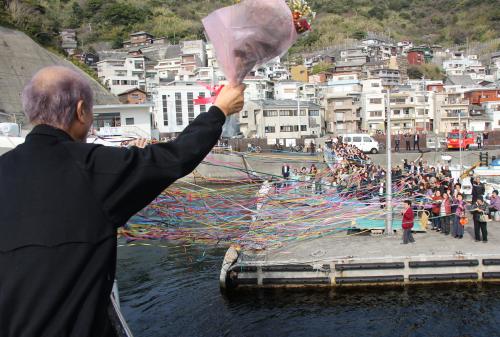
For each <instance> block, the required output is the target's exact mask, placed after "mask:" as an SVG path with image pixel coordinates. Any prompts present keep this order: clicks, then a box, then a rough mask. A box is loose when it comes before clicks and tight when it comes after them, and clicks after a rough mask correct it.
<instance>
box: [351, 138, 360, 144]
mask: <svg viewBox="0 0 500 337" xmlns="http://www.w3.org/2000/svg"><path fill="white" fill-rule="evenodd" d="M352 142H353V143H361V137H352Z"/></svg>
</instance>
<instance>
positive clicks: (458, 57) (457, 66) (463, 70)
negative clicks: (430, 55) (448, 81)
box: [443, 52, 486, 80]
mask: <svg viewBox="0 0 500 337" xmlns="http://www.w3.org/2000/svg"><path fill="white" fill-rule="evenodd" d="M443 68H444V70H445V72H446V75H455V76H461V75H469V76H470V77H471V78H472V79H473V80H484V79H485V76H486V67H484V66H483V65H482V63H481V61H479V60H478V57H477V55H465V54H464V53H462V52H455V53H452V56H451V58H450V59H448V60H445V61H443Z"/></svg>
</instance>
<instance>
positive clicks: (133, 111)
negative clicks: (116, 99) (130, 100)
mask: <svg viewBox="0 0 500 337" xmlns="http://www.w3.org/2000/svg"><path fill="white" fill-rule="evenodd" d="M93 129H94V132H95V133H96V134H97V135H98V136H115V135H129V136H133V137H139V138H148V139H151V138H152V137H155V136H154V134H155V126H154V119H153V105H152V104H113V105H94V124H93Z"/></svg>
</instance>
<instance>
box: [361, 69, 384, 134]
mask: <svg viewBox="0 0 500 337" xmlns="http://www.w3.org/2000/svg"><path fill="white" fill-rule="evenodd" d="M362 85H363V91H362V94H361V118H362V122H361V127H362V129H363V130H366V131H368V132H376V131H385V109H386V95H385V90H384V87H383V86H382V80H381V79H380V78H376V79H368V80H364V81H362Z"/></svg>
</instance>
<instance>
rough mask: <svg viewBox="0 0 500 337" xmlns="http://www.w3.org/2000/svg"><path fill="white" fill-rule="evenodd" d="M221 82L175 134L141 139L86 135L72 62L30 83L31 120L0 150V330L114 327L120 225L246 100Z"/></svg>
mask: <svg viewBox="0 0 500 337" xmlns="http://www.w3.org/2000/svg"><path fill="white" fill-rule="evenodd" d="M244 90H245V87H244V86H243V85H239V86H225V87H224V88H223V89H222V91H221V92H220V94H219V96H218V97H217V99H216V101H215V104H214V106H212V107H211V108H210V109H209V110H208V112H205V113H201V114H200V115H199V116H198V117H197V118H196V119H195V120H194V121H193V122H192V123H190V125H189V126H188V127H187V128H186V129H185V130H184V131H183V132H182V133H181V134H180V135H179V136H178V137H176V139H175V140H173V141H171V142H168V143H158V144H153V145H149V146H146V147H145V148H144V149H141V148H138V147H136V146H133V147H131V148H115V147H107V146H102V145H97V144H86V138H87V135H88V133H89V130H90V128H91V126H92V124H93V93H92V89H91V86H90V84H89V83H88V81H87V80H86V79H85V78H84V77H83V76H82V75H80V74H79V73H77V72H75V71H73V70H71V69H69V68H66V67H48V68H43V69H42V70H40V71H39V72H38V73H37V74H36V75H35V76H34V77H33V78H32V79H31V81H30V82H29V83H28V85H27V86H26V87H25V88H24V90H23V94H22V100H23V108H24V112H25V114H26V117H27V118H28V121H29V122H30V123H31V124H32V125H34V128H33V130H32V131H31V132H30V134H29V135H28V136H27V137H26V141H25V143H24V144H22V145H19V146H18V147H16V148H15V149H14V150H12V151H10V152H7V153H5V154H4V155H2V156H1V157H0V190H1V191H8V193H0V214H1V217H0V231H1V232H2V235H0V271H1V272H0V336H2V337H17V336H65V337H72V336H83V337H108V336H115V335H116V334H115V332H114V331H113V328H112V327H111V322H110V320H109V318H108V315H107V309H108V306H109V305H110V302H111V301H110V294H111V289H112V287H113V281H114V279H115V270H116V255H117V229H118V228H119V227H121V226H124V225H125V224H126V223H127V221H128V219H130V217H132V216H133V215H134V214H136V213H137V212H139V211H140V210H141V209H143V208H144V207H146V206H147V205H148V204H149V203H150V202H151V201H153V200H154V199H155V198H156V197H157V196H158V195H159V194H160V193H162V192H163V191H164V190H165V189H166V188H167V187H168V186H169V185H171V184H172V183H174V182H175V181H176V180H177V179H180V178H182V177H184V176H185V175H187V174H189V173H190V172H192V171H193V170H194V169H195V168H196V166H198V164H199V163H201V161H202V160H203V159H204V158H205V157H206V156H207V155H208V154H209V153H210V151H211V149H212V148H213V147H214V145H216V144H217V141H218V140H219V138H220V135H221V133H222V126H223V125H224V122H225V120H226V117H228V116H230V115H232V114H235V113H238V112H239V111H240V110H241V109H242V107H243V103H244V95H243V93H244Z"/></svg>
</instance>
